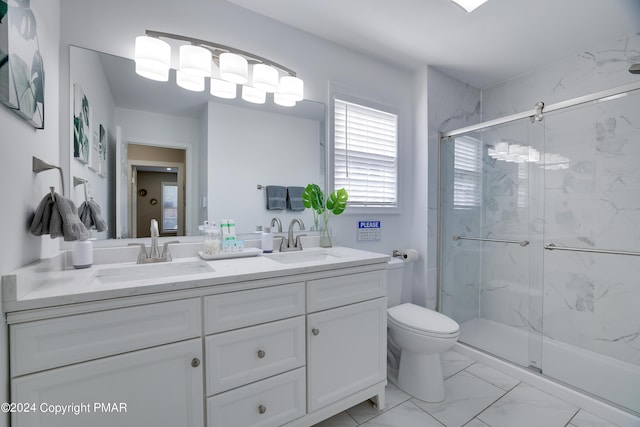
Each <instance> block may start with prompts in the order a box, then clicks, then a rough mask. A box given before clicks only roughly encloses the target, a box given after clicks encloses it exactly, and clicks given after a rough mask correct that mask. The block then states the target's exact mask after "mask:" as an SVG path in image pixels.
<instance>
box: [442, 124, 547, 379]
mask: <svg viewBox="0 0 640 427" xmlns="http://www.w3.org/2000/svg"><path fill="white" fill-rule="evenodd" d="M543 132H544V128H543V126H542V125H540V124H539V123H535V124H532V123H531V122H530V121H529V119H523V120H519V121H516V122H511V123H507V124H503V125H499V126H493V127H490V128H485V129H482V130H479V131H476V132H471V133H467V134H463V135H458V136H455V137H450V138H446V139H444V140H443V141H442V142H441V165H440V168H441V185H440V189H441V199H440V200H441V204H440V208H441V221H440V224H441V229H440V233H441V248H440V250H441V269H440V271H441V276H440V280H441V292H442V294H441V310H442V312H443V313H444V314H446V315H448V316H450V317H452V318H453V319H455V320H456V321H457V322H458V323H459V324H460V325H461V333H460V338H459V340H460V341H461V342H464V343H466V344H469V345H472V346H474V347H477V348H479V349H482V350H485V351H487V352H490V353H492V354H495V355H497V356H500V357H502V358H505V359H508V360H511V361H513V362H515V363H518V364H520V365H523V366H529V365H532V364H533V365H534V366H536V367H537V364H538V363H539V360H540V352H541V345H540V339H541V335H540V333H539V331H540V330H541V325H540V322H541V319H542V316H541V313H542V300H541V290H540V287H539V286H538V287H536V286H531V284H534V285H535V284H536V283H538V284H539V283H541V280H536V276H535V275H536V274H537V273H536V271H537V270H535V269H532V268H531V266H532V262H534V263H537V262H540V261H539V260H537V259H536V256H535V255H534V254H533V252H532V247H539V248H540V249H541V245H542V231H541V230H540V231H539V233H538V234H537V236H538V237H537V238H536V236H535V235H533V234H532V230H534V231H535V228H534V227H532V226H531V224H532V223H533V224H536V221H535V218H534V216H535V215H536V214H537V212H538V211H540V210H541V206H540V201H539V200H538V198H537V197H536V196H535V195H536V191H537V190H538V188H539V187H541V185H542V182H543V178H542V177H543V175H542V174H541V173H540V172H539V171H538V169H537V168H535V167H534V166H533V165H534V164H535V163H534V162H535V161H536V160H537V159H539V158H540V156H542V155H543V153H542V150H541V149H540V147H539V146H537V145H539V144H540V141H543V138H542V136H543ZM532 279H533V280H532ZM536 331H537V332H536Z"/></svg>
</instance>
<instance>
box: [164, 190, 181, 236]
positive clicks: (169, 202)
mask: <svg viewBox="0 0 640 427" xmlns="http://www.w3.org/2000/svg"><path fill="white" fill-rule="evenodd" d="M176 231H178V184H177V183H175V182H163V183H162V232H163V233H175V232H176Z"/></svg>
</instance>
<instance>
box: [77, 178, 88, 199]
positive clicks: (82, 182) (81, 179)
mask: <svg viewBox="0 0 640 427" xmlns="http://www.w3.org/2000/svg"><path fill="white" fill-rule="evenodd" d="M87 182H88V181H87V180H86V179H84V178H78V177H77V176H74V177H73V186H74V187H77V186H78V185H80V184H82V185H84V201H85V202H88V201H89V197H87Z"/></svg>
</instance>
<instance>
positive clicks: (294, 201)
mask: <svg viewBox="0 0 640 427" xmlns="http://www.w3.org/2000/svg"><path fill="white" fill-rule="evenodd" d="M302 193H304V187H287V209H289V210H292V211H303V210H304V203H303V202H302Z"/></svg>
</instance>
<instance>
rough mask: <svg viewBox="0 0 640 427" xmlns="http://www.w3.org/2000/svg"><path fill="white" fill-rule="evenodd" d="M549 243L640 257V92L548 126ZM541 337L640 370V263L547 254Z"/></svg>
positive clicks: (557, 117) (569, 113) (559, 115)
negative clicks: (553, 159) (558, 159)
mask: <svg viewBox="0 0 640 427" xmlns="http://www.w3.org/2000/svg"><path fill="white" fill-rule="evenodd" d="M545 122H546V124H545V126H546V129H547V144H546V148H547V150H548V151H554V152H561V153H563V155H564V156H566V157H568V158H569V159H570V160H571V163H570V167H569V168H568V169H564V170H558V171H547V173H546V179H545V219H546V222H545V240H546V241H548V242H553V243H555V244H557V245H561V246H572V247H581V248H592V249H613V250H626V251H636V252H637V251H639V250H640V91H636V92H634V93H632V94H630V95H628V96H625V97H623V98H619V99H615V100H611V101H607V102H602V103H598V104H590V105H588V106H584V107H580V108H574V109H572V110H565V111H562V112H560V111H558V112H555V113H553V114H549V115H548V117H547V118H545ZM544 271H545V275H544V298H545V300H544V333H545V335H546V336H548V337H549V338H552V339H555V340H559V341H562V342H565V343H568V344H572V345H576V346H579V347H581V348H585V349H587V350H591V351H594V352H597V353H600V354H604V355H606V356H610V357H613V358H616V359H619V360H622V361H625V362H628V363H631V364H634V365H640V310H638V307H637V303H638V301H640V287H638V286H637V285H638V273H640V257H634V256H625V255H612V254H590V253H579V252H556V251H553V252H551V251H545V254H544Z"/></svg>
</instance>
